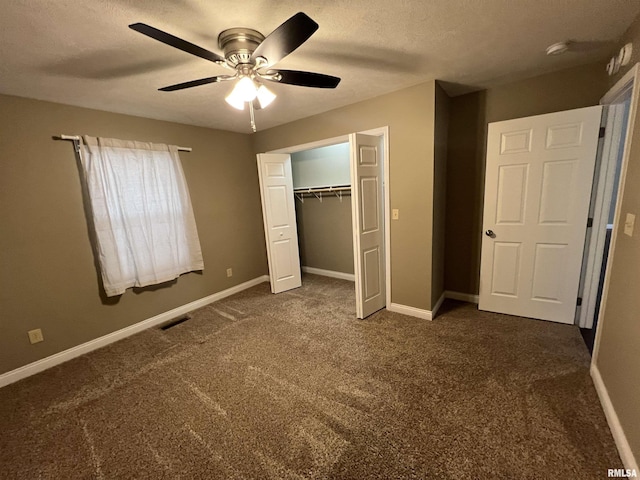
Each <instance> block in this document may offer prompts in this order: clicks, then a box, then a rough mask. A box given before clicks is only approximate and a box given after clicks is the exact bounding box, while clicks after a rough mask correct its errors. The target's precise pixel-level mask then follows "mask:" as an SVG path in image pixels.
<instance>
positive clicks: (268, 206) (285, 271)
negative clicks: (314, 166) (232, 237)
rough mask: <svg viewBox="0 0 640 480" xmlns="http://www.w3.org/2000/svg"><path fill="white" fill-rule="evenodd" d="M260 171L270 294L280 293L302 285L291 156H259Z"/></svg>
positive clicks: (270, 154)
mask: <svg viewBox="0 0 640 480" xmlns="http://www.w3.org/2000/svg"><path fill="white" fill-rule="evenodd" d="M258 172H259V177H260V195H261V197H262V218H263V220H264V232H265V240H266V242H267V257H268V261H269V278H270V281H271V291H272V292H273V293H280V292H284V291H286V290H291V289H292V288H297V287H299V286H301V285H302V278H301V275H300V254H299V252H298V230H297V227H296V210H295V205H294V197H293V176H292V174H291V157H290V156H289V155H287V154H279V153H278V154H276V153H261V154H258Z"/></svg>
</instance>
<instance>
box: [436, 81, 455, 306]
mask: <svg viewBox="0 0 640 480" xmlns="http://www.w3.org/2000/svg"><path fill="white" fill-rule="evenodd" d="M435 94H436V95H435V101H436V106H435V132H434V148H435V150H434V162H433V169H434V174H433V178H434V183H433V244H432V256H433V260H432V262H433V263H432V267H431V309H433V307H434V306H435V305H436V303H437V302H438V300H439V299H440V297H441V296H442V295H443V294H444V262H445V233H446V221H445V220H446V210H447V205H446V201H447V182H446V178H447V139H448V131H449V120H450V109H451V101H450V99H449V97H448V96H447V94H446V93H445V91H444V90H443V89H442V87H440V85H438V84H436V91H435Z"/></svg>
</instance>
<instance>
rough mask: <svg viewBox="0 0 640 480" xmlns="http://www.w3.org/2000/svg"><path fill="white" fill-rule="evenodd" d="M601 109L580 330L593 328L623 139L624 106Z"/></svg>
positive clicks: (584, 264)
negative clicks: (603, 132) (599, 140)
mask: <svg viewBox="0 0 640 480" xmlns="http://www.w3.org/2000/svg"><path fill="white" fill-rule="evenodd" d="M630 101H631V99H630V98H629V102H630ZM604 108H605V112H606V113H605V114H603V119H604V120H605V122H604V125H601V127H603V128H605V135H604V138H602V139H601V142H600V145H598V158H597V160H596V172H595V175H594V187H593V188H592V192H591V204H590V207H589V208H590V211H589V217H591V218H592V228H590V229H589V230H588V231H587V237H586V241H585V252H584V258H583V268H582V275H581V276H580V290H579V292H580V293H579V294H578V296H579V297H581V298H582V305H581V306H579V307H578V310H579V313H578V314H577V318H578V326H579V327H580V328H593V319H594V317H595V313H596V312H595V307H596V302H597V292H598V287H599V284H600V274H601V273H602V259H603V257H604V255H605V248H604V247H605V241H606V236H607V228H606V225H607V221H608V219H609V211H610V210H611V202H615V201H616V199H617V195H616V198H614V197H613V191H614V187H615V185H614V179H615V172H616V167H617V164H618V157H619V153H621V148H622V146H623V143H622V139H623V138H624V136H626V125H623V121H624V113H625V109H626V107H625V105H624V103H622V104H612V105H609V106H605V107H604ZM626 123H628V122H626Z"/></svg>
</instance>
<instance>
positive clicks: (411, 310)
mask: <svg viewBox="0 0 640 480" xmlns="http://www.w3.org/2000/svg"><path fill="white" fill-rule="evenodd" d="M387 310H389V311H390V312H395V313H401V314H403V315H409V316H410V317H416V318H422V319H423V320H433V312H431V311H430V310H422V309H421V308H415V307H409V306H407V305H400V304H399V303H389V304H387Z"/></svg>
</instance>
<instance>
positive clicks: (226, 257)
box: [0, 95, 267, 373]
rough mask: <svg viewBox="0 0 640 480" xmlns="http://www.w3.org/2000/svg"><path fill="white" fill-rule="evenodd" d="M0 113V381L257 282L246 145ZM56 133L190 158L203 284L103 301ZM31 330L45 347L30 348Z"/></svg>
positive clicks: (97, 116) (162, 130)
mask: <svg viewBox="0 0 640 480" xmlns="http://www.w3.org/2000/svg"><path fill="white" fill-rule="evenodd" d="M0 112H2V115H1V116H0V225H2V227H1V228H0V255H1V262H0V263H1V266H2V268H0V304H1V305H2V319H1V321H0V373H2V372H6V371H9V370H12V369H14V368H16V367H19V366H22V365H25V364H27V363H30V362H33V361H35V360H38V359H41V358H43V357H46V356H49V355H52V354H54V353H57V352H60V351H62V350H65V349H68V348H70V347H73V346H75V345H78V344H81V343H84V342H87V341H89V340H92V339H95V338H97V337H100V336H102V335H105V334H108V333H110V332H113V331H115V330H118V329H121V328H124V327H127V326H129V325H132V324H134V323H136V322H139V321H142V320H145V319H147V318H150V317H152V316H154V315H157V314H159V313H162V312H165V311H168V310H170V309H172V308H175V307H177V306H180V305H184V304H186V303H188V302H191V301H193V300H197V299H200V298H202V297H205V296H207V295H211V294H213V293H215V292H218V291H221V290H224V289H226V288H229V287H231V286H233V285H236V284H239V283H242V282H244V281H247V280H250V279H253V278H256V277H258V276H261V275H264V274H266V273H267V262H266V253H265V247H264V245H265V244H264V233H263V226H262V214H261V210H260V208H261V207H260V195H259V189H258V178H257V170H256V163H255V156H254V155H253V151H252V149H251V145H250V140H249V136H247V135H242V134H235V133H227V132H221V131H216V130H211V129H206V128H198V127H191V126H185V125H179V124H175V123H169V122H161V121H156V120H147V119H143V118H138V117H131V116H126V115H117V114H112V113H106V112H100V111H96V110H88V109H83V108H77V107H71V106H65V105H59V104H54V103H48V102H42V101H37V100H28V99H23V98H18V97H10V96H4V95H0ZM62 133H64V134H89V135H95V136H104V137H115V138H122V139H135V140H143V141H151V142H161V143H172V144H177V145H183V146H190V147H193V152H192V153H182V154H181V158H182V163H183V166H184V171H185V175H186V177H187V182H188V184H189V188H190V192H191V199H192V203H193V208H194V213H195V218H196V223H197V226H198V232H199V235H200V241H201V244H202V251H203V255H204V261H205V270H204V272H203V273H202V274H199V273H189V274H186V275H183V276H181V277H180V278H179V279H178V280H177V282H174V283H171V284H169V285H164V286H163V287H159V288H145V289H141V290H140V291H138V292H132V291H127V292H126V293H125V294H124V295H122V296H121V297H116V298H115V299H105V298H104V297H103V296H102V292H101V291H100V290H99V283H98V273H97V271H96V268H95V266H94V258H93V254H92V249H91V244H90V242H89V235H88V229H87V221H86V218H85V214H84V209H83V204H82V196H81V195H82V194H81V188H80V177H79V172H78V167H77V162H76V159H75V156H74V150H73V145H72V143H71V142H67V141H55V140H53V139H52V136H53V135H60V134H62ZM227 267H233V272H234V275H233V277H232V278H230V279H228V278H227V277H226V274H225V269H226V268H227ZM33 328H42V331H43V334H44V338H45V341H44V342H42V343H39V344H36V345H30V344H29V341H28V339H27V331H28V330H30V329H33Z"/></svg>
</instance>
